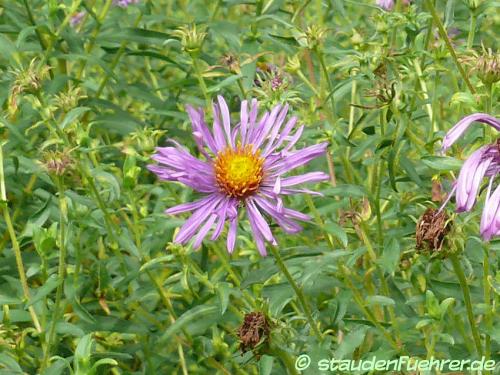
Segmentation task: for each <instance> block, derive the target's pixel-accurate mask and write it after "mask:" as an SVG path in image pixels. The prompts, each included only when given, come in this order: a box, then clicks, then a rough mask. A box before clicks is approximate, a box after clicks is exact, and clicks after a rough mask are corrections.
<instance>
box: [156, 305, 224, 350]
mask: <svg viewBox="0 0 500 375" xmlns="http://www.w3.org/2000/svg"><path fill="white" fill-rule="evenodd" d="M215 311H217V306H209V305H200V306H196V307H194V308H192V309H191V310H187V311H186V312H185V313H184V314H182V315H181V316H180V317H179V318H178V319H177V320H176V321H175V323H174V324H172V325H171V326H170V327H168V328H167V330H166V331H165V333H164V334H163V335H162V336H161V337H160V339H159V340H158V341H159V343H165V342H167V341H168V340H170V338H171V337H172V336H173V335H174V334H176V333H177V332H179V331H180V330H182V329H183V328H184V327H186V326H187V325H189V323H191V322H193V321H195V320H197V319H203V317H204V316H206V315H208V314H211V313H213V312H215Z"/></svg>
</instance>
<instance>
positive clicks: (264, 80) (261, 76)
mask: <svg viewBox="0 0 500 375" xmlns="http://www.w3.org/2000/svg"><path fill="white" fill-rule="evenodd" d="M292 83H293V79H292V76H291V75H290V74H288V73H286V72H285V71H284V70H283V69H282V68H280V67H278V66H276V65H274V64H270V63H266V62H259V63H257V69H256V72H255V79H254V89H253V91H254V92H255V93H256V96H257V97H259V98H261V100H262V101H263V102H264V103H267V104H270V105H274V104H276V103H280V102H288V103H291V104H293V103H296V102H299V101H300V98H299V97H298V95H297V92H296V91H294V90H291V89H290V86H291V84H292Z"/></svg>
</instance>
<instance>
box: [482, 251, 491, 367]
mask: <svg viewBox="0 0 500 375" xmlns="http://www.w3.org/2000/svg"><path fill="white" fill-rule="evenodd" d="M489 274H490V252H489V245H488V244H487V245H486V247H485V249H484V260H483V292H484V303H485V305H486V313H485V316H484V320H485V322H486V327H487V333H486V335H485V339H484V357H485V358H486V360H487V361H488V360H489V359H490V355H491V337H490V334H489V333H490V332H493V320H492V313H493V307H492V305H491V292H490V283H489V281H488V277H489Z"/></svg>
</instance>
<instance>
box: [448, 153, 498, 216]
mask: <svg viewBox="0 0 500 375" xmlns="http://www.w3.org/2000/svg"><path fill="white" fill-rule="evenodd" d="M489 148H490V146H489V145H487V146H483V147H481V148H480V149H479V150H476V151H474V153H473V154H472V155H471V156H469V158H468V159H467V160H466V161H465V163H464V165H463V166H462V169H461V170H460V174H459V175H458V179H457V192H456V206H457V211H458V212H463V211H469V210H470V209H471V208H472V206H473V205H474V202H475V200H476V195H477V192H478V190H479V186H480V185H481V181H482V179H483V177H484V174H485V172H486V170H487V169H488V166H489V164H490V163H491V160H492V158H491V157H490V158H487V159H484V158H483V157H484V154H485V153H486V152H487V151H488V150H489Z"/></svg>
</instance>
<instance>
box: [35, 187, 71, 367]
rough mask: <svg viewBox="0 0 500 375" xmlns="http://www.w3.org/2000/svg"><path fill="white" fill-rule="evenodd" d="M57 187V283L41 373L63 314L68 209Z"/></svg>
mask: <svg viewBox="0 0 500 375" xmlns="http://www.w3.org/2000/svg"><path fill="white" fill-rule="evenodd" d="M57 186H58V189H59V226H60V228H59V267H58V278H59V283H58V285H57V290H56V300H55V303H54V312H53V313H52V324H51V326H50V331H49V335H48V337H47V346H46V347H45V351H44V355H43V360H42V365H41V367H40V370H41V371H42V372H43V370H45V369H46V368H47V364H48V362H49V357H50V348H51V347H52V345H53V344H54V340H55V334H56V324H57V320H58V319H59V317H60V316H61V315H62V314H63V312H64V308H61V298H62V292H63V288H64V278H65V276H66V243H65V242H66V236H65V232H66V218H67V212H68V207H67V205H66V200H65V197H64V187H63V184H62V181H61V179H60V178H58V181H57Z"/></svg>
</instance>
